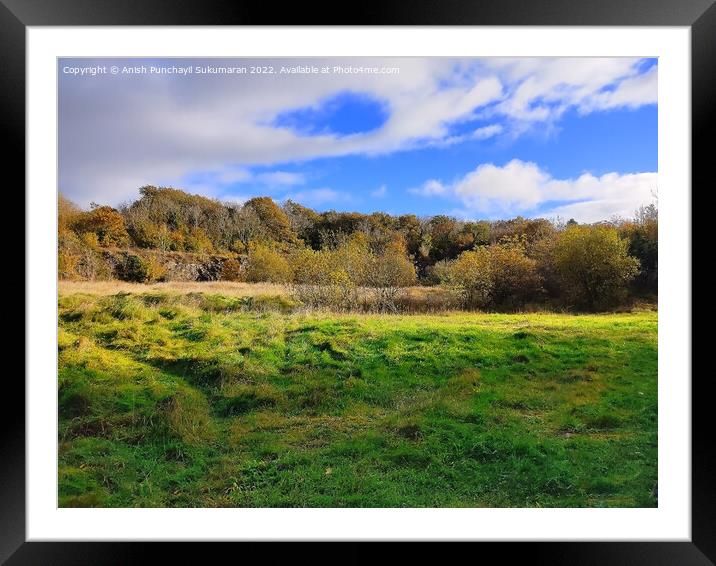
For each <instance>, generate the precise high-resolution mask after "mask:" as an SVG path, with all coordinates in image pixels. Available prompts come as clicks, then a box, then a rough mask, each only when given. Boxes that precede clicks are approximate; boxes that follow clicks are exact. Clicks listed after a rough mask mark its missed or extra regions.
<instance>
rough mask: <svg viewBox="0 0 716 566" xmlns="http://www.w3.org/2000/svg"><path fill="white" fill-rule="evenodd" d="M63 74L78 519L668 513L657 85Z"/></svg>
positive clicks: (60, 342)
mask: <svg viewBox="0 0 716 566" xmlns="http://www.w3.org/2000/svg"><path fill="white" fill-rule="evenodd" d="M69 52H71V51H69ZM56 65H57V67H56V73H57V100H56V107H57V187H56V190H57V196H56V198H57V248H56V251H57V255H56V259H57V303H56V304H57V372H58V373H57V378H56V379H57V382H56V388H57V417H56V418H57V502H56V503H57V506H58V507H59V508H70V507H80V508H95V507H99V508H245V507H250V508H544V507H547V508H601V507H610V508H655V509H656V508H658V507H659V499H658V495H659V491H658V487H659V485H658V479H659V478H658V473H657V472H658V469H659V459H658V446H659V442H658V408H659V402H658V383H659V375H658V362H659V355H658V331H657V330H658V231H659V230H658V227H659V222H658V216H659V215H658V208H659V194H658V188H659V182H658V170H659V167H658V166H659V163H660V162H659V151H658V150H659V139H658V138H659V108H658V103H657V94H658V77H659V59H658V58H657V57H577V56H574V57H572V56H570V57H496V56H495V57H488V56H485V57H474V56H470V57H446V56H432V57H426V56H395V57H379V56H365V57H356V56H350V57H348V56H331V57H328V56H326V57H305V56H300V57H297V56H291V55H290V52H287V53H286V56H284V57H275V56H271V57H196V58H189V57H164V58H162V57H126V58H116V57H97V58H88V57H74V58H68V57H57V58H56ZM662 72H663V73H664V77H666V72H667V71H666V68H665V67H662ZM666 82H668V80H667V81H666ZM53 102H54V96H53ZM664 108H666V106H664ZM662 173H663V177H662V178H663V179H664V182H665V183H666V179H667V176H668V175H667V174H666V170H665V169H664V170H662ZM672 182H673V177H672ZM53 184H54V181H53V183H51V184H50V185H49V186H48V187H45V188H46V189H47V193H46V198H48V199H54V198H55V197H54V193H53V192H52V190H53V189H54V187H53ZM667 189H668V187H667V186H665V192H664V197H665V198H666V196H667V195H668V190H667ZM688 190H690V188H689V187H684V191H688ZM663 204H664V206H663V212H664V219H663V221H664V222H666V221H667V220H666V219H667V216H668V215H667V212H669V206H668V200H664V199H663ZM52 214H54V211H53V212H52ZM51 231H52V230H51ZM668 235H669V234H668V233H666V236H665V237H667V244H668V241H669V240H668ZM667 244H665V247H664V254H665V259H664V261H667V260H666V251H667V249H668V245H667ZM665 265H666V266H667V268H665V270H664V273H665V277H666V276H667V275H668V272H669V269H668V267H669V266H668V263H667V264H665ZM53 270H54V268H53ZM53 272H54V271H53ZM53 272H51V273H49V275H48V277H50V278H51V277H52V276H53ZM53 283H54V282H53V281H47V282H46V285H50V286H51V285H52V284H53ZM667 298H668V297H667V296H666V295H665V297H664V300H665V301H666V299H667ZM51 300H52V301H54V300H55V299H54V295H53V297H51ZM662 307H664V308H662V315H663V316H665V315H666V314H667V313H668V309H666V310H664V309H665V306H664V305H662ZM663 320H664V319H663V318H662V322H663ZM53 326H54V323H53ZM51 345H52V344H51ZM51 354H52V352H50V353H49V354H48V356H49V355H51ZM53 364H54V359H53ZM666 373H668V372H666ZM47 377H49V381H48V382H47V383H49V385H46V387H50V388H51V387H52V380H54V379H55V376H54V375H53V376H47ZM687 377H688V376H684V379H686V378H687ZM662 409H663V406H662ZM48 418H49V417H48ZM52 418H54V416H53V417H52ZM52 436H54V432H53V433H52ZM52 473H53V474H54V471H53V472H52ZM663 479H664V478H663V477H662V480H663ZM663 495H664V501H666V491H664V493H663Z"/></svg>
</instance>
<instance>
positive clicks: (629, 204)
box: [414, 159, 657, 222]
mask: <svg viewBox="0 0 716 566" xmlns="http://www.w3.org/2000/svg"><path fill="white" fill-rule="evenodd" d="M656 185H657V174H656V173H650V172H647V173H629V174H619V173H607V174H605V175H602V176H600V177H596V176H594V175H592V174H590V173H584V174H582V175H580V176H579V177H577V178H574V179H555V178H553V177H552V176H551V175H550V174H549V173H547V172H546V171H544V170H542V169H541V168H540V167H539V166H537V165H536V164H535V163H531V162H524V161H520V160H518V159H514V160H512V161H510V162H509V163H507V164H506V165H504V166H502V167H500V166H497V165H494V164H492V163H487V164H482V165H480V166H478V167H477V168H476V169H475V170H474V171H471V172H470V173H468V174H467V175H465V176H464V177H462V178H461V179H459V180H457V181H456V182H455V183H453V184H451V185H449V186H446V185H444V184H442V183H441V182H440V181H436V180H430V181H428V182H426V183H425V184H424V185H423V187H422V188H421V189H419V190H418V191H414V192H416V194H421V195H423V196H435V195H440V196H451V197H453V198H454V199H456V200H458V201H459V202H460V203H461V205H462V207H463V213H462V214H461V216H473V217H477V216H480V215H482V216H488V217H495V216H512V215H516V214H527V215H532V216H534V215H539V216H543V217H553V216H562V217H565V218H574V219H575V220H577V221H579V222H596V221H599V220H607V219H609V218H610V217H612V216H615V215H618V216H623V217H631V216H632V215H633V214H634V211H635V210H636V209H637V208H638V207H639V206H640V205H642V204H648V203H649V202H651V200H652V198H653V197H652V193H653V191H654V190H655V189H656ZM565 201H566V202H565ZM552 202H561V203H562V204H558V205H555V206H552V207H550V206H549V205H550V203H552ZM538 208H539V209H540V210H539V214H537V213H536V212H535V210H536V209H538Z"/></svg>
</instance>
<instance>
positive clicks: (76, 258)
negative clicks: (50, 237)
mask: <svg viewBox="0 0 716 566" xmlns="http://www.w3.org/2000/svg"><path fill="white" fill-rule="evenodd" d="M90 241H91V242H92V241H94V243H96V240H93V239H92V238H90ZM57 275H58V277H59V278H60V279H90V280H91V279H98V278H99V279H110V278H111V273H110V269H109V266H108V265H107V264H106V263H105V262H104V261H102V257H101V255H100V254H99V253H98V252H97V251H95V249H94V247H93V246H91V245H88V243H87V241H86V238H80V237H79V236H77V234H75V233H74V232H71V231H69V230H63V231H61V232H60V234H59V236H58V247H57Z"/></svg>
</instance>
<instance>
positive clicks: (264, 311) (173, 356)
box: [58, 288, 657, 507]
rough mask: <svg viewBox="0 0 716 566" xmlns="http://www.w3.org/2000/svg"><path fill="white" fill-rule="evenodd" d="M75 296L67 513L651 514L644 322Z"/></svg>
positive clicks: (64, 334) (650, 381)
mask: <svg viewBox="0 0 716 566" xmlns="http://www.w3.org/2000/svg"><path fill="white" fill-rule="evenodd" d="M77 291H78V289H74V290H73V292H68V291H67V289H65V292H64V293H63V292H61V296H60V299H59V317H60V328H59V344H58V347H59V419H60V420H59V504H60V506H63V507H66V506H83V507H87V506H112V507H130V506H131V507H134V506H143V507H145V506H146V507H164V506H167V507H223V506H286V507H289V506H291V507H292V506H312V507H313V506H315V507H403V506H414V507H422V506H428V507H464V506H467V507H475V506H477V507H480V506H498V507H506V506H518V507H537V506H558V507H567V506H569V507H572V506H598V507H601V506H617V507H621V506H624V507H653V506H656V504H657V502H656V500H655V498H654V496H653V488H654V486H655V484H656V480H657V315H656V312H654V311H641V312H634V313H624V314H606V315H579V316H577V315H563V314H559V315H557V314H529V315H521V314H514V315H499V314H468V313H451V314H445V315H434V316H428V315H412V316H407V315H406V316H398V315H389V316H385V315H384V316H380V315H350V314H325V313H308V314H306V313H294V312H281V309H282V308H283V307H284V304H283V302H282V301H281V300H280V298H276V297H274V298H269V299H266V300H253V299H251V298H248V299H247V298H246V297H240V296H238V294H237V295H234V296H222V295H209V294H202V293H196V292H180V291H177V290H174V291H161V292H160V291H156V290H144V289H142V290H140V292H137V293H134V294H108V293H102V292H98V293H96V294H91V292H87V291H90V290H88V289H84V291H85V292H77ZM115 292H116V288H115ZM258 298H260V297H258ZM258 298H256V297H255V299H258Z"/></svg>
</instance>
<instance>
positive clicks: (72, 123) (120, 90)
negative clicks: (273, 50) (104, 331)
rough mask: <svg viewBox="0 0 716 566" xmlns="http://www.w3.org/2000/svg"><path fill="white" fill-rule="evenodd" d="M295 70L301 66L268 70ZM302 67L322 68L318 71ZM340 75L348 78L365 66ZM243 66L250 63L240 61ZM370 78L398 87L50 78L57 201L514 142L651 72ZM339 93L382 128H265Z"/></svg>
mask: <svg viewBox="0 0 716 566" xmlns="http://www.w3.org/2000/svg"><path fill="white" fill-rule="evenodd" d="M68 62H69V60H68ZM302 62H303V63H305V62H306V60H290V61H289V60H286V61H282V60H276V61H275V64H276V66H280V65H281V64H284V63H285V64H289V65H295V64H299V63H302ZM310 62H311V63H312V64H316V65H319V66H320V65H321V64H322V63H323V62H324V61H323V60H320V59H312V60H310ZM325 62H326V63H327V64H334V63H335V61H334V60H327V61H325ZM342 62H343V63H345V64H346V65H356V66H358V65H361V64H363V63H365V60H361V59H344V60H342ZM120 63H121V62H120ZM135 63H136V61H132V64H135ZM189 63H194V64H202V61H201V60H193V61H190V62H189ZM212 63H214V64H216V63H217V61H216V60H212ZM262 63H264V64H265V60H263V61H262ZM63 64H65V61H63ZM82 64H83V65H89V64H91V62H89V61H86V60H83V63H82ZM103 64H106V61H104V60H103ZM118 64H119V63H118ZM243 64H245V65H250V64H252V61H251V60H247V59H244V60H243ZM374 64H375V61H372V62H371V66H372V65H374ZM381 64H384V65H386V66H397V67H400V73H399V74H395V75H389V76H387V75H371V74H367V75H361V74H350V75H327V76H322V77H321V78H320V79H318V78H317V77H315V76H307V75H291V76H283V77H282V78H280V79H277V78H276V77H274V76H270V75H250V76H243V75H242V76H232V75H216V76H209V75H203V76H198V75H197V76H184V77H178V76H173V75H136V76H132V77H122V76H111V75H107V76H97V77H94V78H92V79H91V80H85V79H84V78H83V79H80V78H76V77H69V76H64V75H62V74H61V75H60V91H59V92H60V96H59V146H60V147H59V158H60V167H59V177H60V190H62V191H64V192H66V193H67V194H68V196H70V197H71V198H73V199H74V200H76V201H77V202H79V203H80V204H86V203H88V202H89V201H90V200H98V199H99V200H102V202H110V203H115V202H119V201H121V200H124V199H126V198H129V197H135V196H136V195H137V188H138V187H139V186H141V185H142V184H155V185H159V184H164V185H170V184H172V185H177V186H181V184H180V183H181V182H182V181H186V179H187V178H188V177H187V176H188V175H189V174H192V173H194V172H196V171H214V172H221V173H217V175H216V176H214V177H213V178H209V177H207V178H205V179H202V180H201V181H197V180H195V181H194V185H195V186H197V187H201V190H206V191H209V192H211V191H214V192H216V185H223V186H226V185H229V184H231V183H238V182H244V181H247V179H246V178H244V177H242V176H246V175H248V174H249V173H248V171H249V170H250V169H251V168H253V167H256V166H262V167H265V166H269V167H270V166H274V165H275V164H278V163H285V162H289V161H301V160H308V159H314V158H326V157H337V156H345V155H357V154H361V155H379V154H386V153H391V152H394V151H402V150H409V149H412V148H415V147H423V146H427V145H435V146H450V145H454V144H457V143H462V142H464V141H467V140H480V139H487V138H490V137H494V136H496V135H501V134H506V133H508V132H512V133H514V132H519V131H521V128H523V126H522V125H520V124H529V123H533V122H534V121H548V120H556V119H558V118H559V116H561V114H562V113H563V112H564V111H565V110H566V109H567V108H570V107H575V108H577V109H579V110H580V111H581V112H593V111H599V110H606V109H610V108H615V107H629V108H633V107H637V106H639V105H642V104H649V103H653V102H655V100H656V75H657V71H656V67H653V68H652V70H650V71H648V72H646V73H642V72H641V67H640V60H639V59H628V58H587V59H569V58H565V59H561V58H560V59H544V58H525V59H502V58H495V59H490V58H483V59H466V60H459V59H442V58H438V59H433V58H400V59H389V58H386V59H383V60H381ZM277 80H280V81H281V82H280V83H279V87H278V88H277ZM344 91H353V92H357V93H364V94H367V95H369V96H371V97H373V98H375V99H377V100H379V101H381V102H383V103H384V104H385V107H386V108H387V111H388V113H389V115H388V119H387V120H386V122H385V123H384V124H383V125H382V126H381V127H379V128H377V129H375V130H373V131H370V132H366V133H358V134H352V135H347V136H337V135H333V134H330V133H327V134H323V135H316V136H302V135H301V134H299V133H297V132H294V131H292V130H290V129H288V128H279V127H275V126H273V125H272V123H273V119H274V118H275V117H276V116H277V115H278V114H280V113H281V112H285V111H286V110H290V109H295V108H304V107H309V106H314V107H315V106H316V105H317V104H319V103H320V102H321V101H323V100H326V99H328V98H330V97H332V96H335V95H336V94H338V93H340V92H344ZM477 118H480V119H483V120H485V119H486V120H488V121H489V123H490V125H487V126H484V127H481V128H477V129H475V130H473V131H472V132H470V133H468V134H462V135H453V134H451V131H452V126H454V125H455V124H460V123H466V122H469V121H470V120H474V119H477ZM227 164H233V166H232V167H230V168H227ZM261 175H263V176H264V180H263V181H262V180H261V179H260V177H261ZM252 180H254V181H256V182H263V183H265V184H271V185H275V186H291V185H300V184H303V181H304V179H302V177H301V176H300V175H299V174H296V173H288V172H282V171H276V172H274V173H264V174H259V175H258V176H255V177H252Z"/></svg>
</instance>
